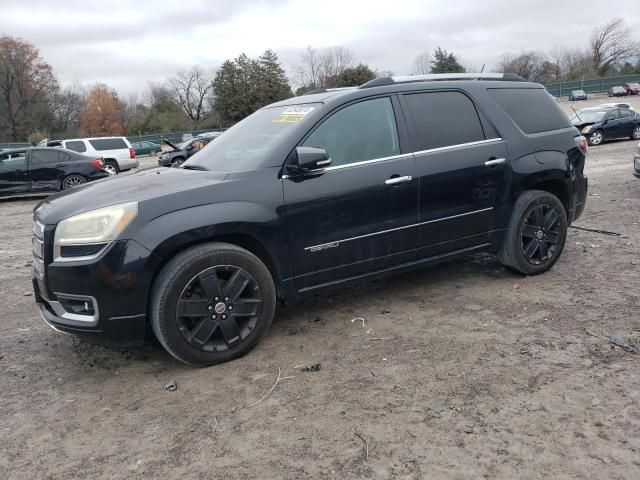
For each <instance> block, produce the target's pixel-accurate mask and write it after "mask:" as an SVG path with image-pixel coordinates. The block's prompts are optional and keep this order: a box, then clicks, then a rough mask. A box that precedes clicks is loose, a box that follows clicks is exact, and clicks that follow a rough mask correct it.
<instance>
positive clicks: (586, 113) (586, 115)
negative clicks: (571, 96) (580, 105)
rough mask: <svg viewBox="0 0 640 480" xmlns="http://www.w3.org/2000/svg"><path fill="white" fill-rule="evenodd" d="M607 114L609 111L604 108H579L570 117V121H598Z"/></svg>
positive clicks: (575, 122)
mask: <svg viewBox="0 0 640 480" xmlns="http://www.w3.org/2000/svg"><path fill="white" fill-rule="evenodd" d="M606 114H607V112H606V111H604V110H579V111H578V112H576V113H575V114H573V115H572V116H571V117H569V121H570V122H571V123H573V124H577V123H598V122H601V121H602V120H603V119H604V117H605V115H606Z"/></svg>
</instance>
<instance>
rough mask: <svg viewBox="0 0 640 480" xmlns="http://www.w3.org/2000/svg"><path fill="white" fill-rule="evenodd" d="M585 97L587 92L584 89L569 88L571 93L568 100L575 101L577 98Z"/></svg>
mask: <svg viewBox="0 0 640 480" xmlns="http://www.w3.org/2000/svg"><path fill="white" fill-rule="evenodd" d="M586 99H587V94H586V93H585V92H584V90H571V93H570V94H569V101H571V102H575V101H577V100H586Z"/></svg>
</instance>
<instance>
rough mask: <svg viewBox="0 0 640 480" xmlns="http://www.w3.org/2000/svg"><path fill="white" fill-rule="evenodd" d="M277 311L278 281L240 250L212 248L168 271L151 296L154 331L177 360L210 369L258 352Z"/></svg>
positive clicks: (186, 255) (184, 256)
mask: <svg viewBox="0 0 640 480" xmlns="http://www.w3.org/2000/svg"><path fill="white" fill-rule="evenodd" d="M275 308H276V290H275V285H274V282H273V278H272V276H271V274H270V273H269V270H268V269H267V267H266V266H265V265H264V263H262V261H261V260H260V259H259V258H258V257H256V256H255V255H253V254H252V253H251V252H249V251H247V250H245V249H243V248H240V247H238V246H236V245H231V244H228V243H208V244H204V245H198V246H195V247H192V248H190V249H188V250H185V251H184V252H181V253H180V254H178V255H177V256H176V257H174V258H173V259H172V260H170V261H169V262H168V263H167V265H166V266H165V267H164V268H163V269H162V271H161V273H160V275H159V276H158V279H157V280H156V282H155V285H154V287H153V291H152V295H151V304H150V311H151V327H152V329H153V332H154V333H155V335H156V337H157V338H158V340H159V341H160V343H161V344H162V345H163V346H164V348H165V349H166V350H167V351H168V352H169V353H170V354H171V355H173V356H174V357H175V358H177V359H178V360H180V361H182V362H185V363H188V364H191V365H196V366H207V365H213V364H216V363H221V362H226V361H228V360H231V359H234V358H237V357H239V356H241V355H244V354H246V353H247V352H248V351H250V350H251V349H252V348H253V347H255V346H256V344H257V343H258V342H259V341H260V340H262V338H264V336H265V335H266V333H267V331H268V329H269V327H270V325H271V321H272V320H273V316H274V313H275Z"/></svg>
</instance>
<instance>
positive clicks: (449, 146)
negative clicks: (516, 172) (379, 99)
mask: <svg viewBox="0 0 640 480" xmlns="http://www.w3.org/2000/svg"><path fill="white" fill-rule="evenodd" d="M401 99H402V106H403V109H404V110H405V111H406V112H407V122H408V123H409V131H410V133H411V135H410V136H411V148H412V150H413V151H414V152H415V153H414V155H415V158H416V174H417V176H418V178H419V181H420V219H419V222H420V237H419V247H420V249H419V251H418V256H420V257H428V256H432V255H438V254H442V253H446V252H451V251H455V250H461V249H464V248H470V247H474V246H478V245H482V244H485V243H490V242H491V239H492V231H493V230H495V229H497V228H498V225H497V223H498V222H497V219H498V218H499V215H500V214H501V213H502V212H501V210H502V209H503V208H504V205H505V201H506V198H507V193H508V192H507V181H508V160H507V149H506V146H505V143H504V141H503V140H502V139H501V138H500V137H499V136H498V135H497V134H496V132H495V131H494V130H493V127H491V126H490V125H489V124H488V122H486V120H481V117H480V114H479V113H478V110H477V108H476V106H475V105H474V102H473V101H472V100H471V98H469V97H468V96H467V95H466V94H465V93H463V92H460V91H442V90H441V91H426V92H417V93H407V94H404V95H402V96H401Z"/></svg>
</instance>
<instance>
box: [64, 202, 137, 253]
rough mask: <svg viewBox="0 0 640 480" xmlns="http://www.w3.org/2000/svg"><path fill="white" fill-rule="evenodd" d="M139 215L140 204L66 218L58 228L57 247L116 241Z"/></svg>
mask: <svg viewBox="0 0 640 480" xmlns="http://www.w3.org/2000/svg"><path fill="white" fill-rule="evenodd" d="M137 214H138V203H137V202H131V203H122V204H120V205H112V206H111V207H105V208H99V209H97V210H91V211H89V212H85V213H81V214H79V215H75V216H73V217H69V218H65V219H64V220H62V221H61V222H60V223H59V224H58V227H57V228H56V235H55V240H54V243H55V246H56V247H60V246H62V245H78V244H87V243H104V242H109V241H111V240H114V239H115V238H117V237H118V235H120V234H121V233H122V231H123V230H124V229H125V228H126V227H127V225H129V224H130V223H131V221H132V220H133V219H134V218H135V217H136V215H137Z"/></svg>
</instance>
